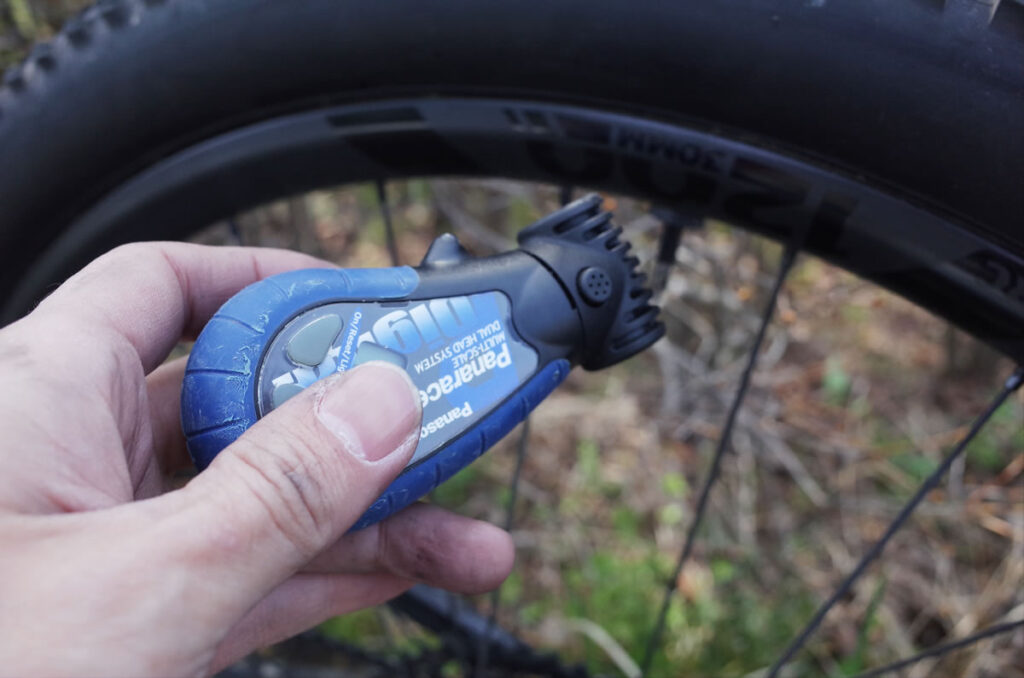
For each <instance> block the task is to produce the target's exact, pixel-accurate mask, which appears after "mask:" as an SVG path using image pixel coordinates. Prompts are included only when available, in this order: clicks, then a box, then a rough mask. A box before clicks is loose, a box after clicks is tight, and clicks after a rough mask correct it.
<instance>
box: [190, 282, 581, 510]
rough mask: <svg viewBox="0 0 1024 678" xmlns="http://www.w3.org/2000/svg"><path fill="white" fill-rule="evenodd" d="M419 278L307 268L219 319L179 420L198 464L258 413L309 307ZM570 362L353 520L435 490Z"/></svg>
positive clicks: (241, 296)
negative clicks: (263, 385) (280, 345)
mask: <svg viewBox="0 0 1024 678" xmlns="http://www.w3.org/2000/svg"><path fill="white" fill-rule="evenodd" d="M418 285H419V276H418V274H417V273H416V271H415V270H414V269H412V268H410V267H408V266H403V267H397V268H386V269H349V270H340V269H306V270H302V271H291V272H288V273H282V274H279V275H276V276H273V277H270V278H266V279H264V280H261V281H260V282H257V283H254V284H252V285H249V286H248V287H246V288H245V289H243V290H242V291H241V292H239V293H238V294H236V295H235V296H234V297H232V298H231V299H230V300H229V301H228V302H227V303H225V304H224V306H222V307H221V308H220V310H218V311H217V313H216V314H215V315H214V316H213V318H211V320H210V322H209V323H208V324H207V325H206V327H205V328H204V329H203V331H202V333H201V334H200V335H199V338H198V339H197V340H196V344H195V347H194V348H193V349H192V353H191V355H190V356H189V360H188V365H187V367H186V369H185V379H184V383H183V385H182V392H181V424H182V429H183V430H184V432H185V438H186V441H187V442H188V449H189V453H190V454H191V455H192V459H193V461H194V462H195V464H196V466H197V467H198V468H199V469H200V470H202V469H204V468H206V467H207V466H208V465H209V464H210V462H212V461H213V459H214V457H216V456H217V454H218V453H219V452H220V451H221V450H223V449H224V448H225V447H227V446H228V445H230V444H231V443H233V442H234V441H235V439H237V438H238V437H239V436H240V435H242V433H243V432H245V430H246V429H248V428H249V427H250V426H252V425H253V424H255V423H256V421H257V419H258V418H259V416H258V414H257V412H256V385H257V377H258V369H259V366H260V362H261V359H262V356H263V353H264V351H265V350H266V348H267V346H268V345H269V344H270V342H271V341H272V340H273V339H274V336H275V335H276V333H277V331H278V330H279V329H280V328H281V327H283V326H284V325H285V324H286V323H287V322H288V321H289V320H291V319H292V318H293V317H295V316H296V315H297V314H299V313H301V312H302V311H304V310H307V309H309V308H312V307H314V306H318V305H320V304H324V303H329V302H331V301H338V300H354V299H362V300H378V301H387V300H397V299H402V298H405V297H408V296H409V295H410V294H411V293H412V292H413V291H414V290H415V289H416V287H417V286H418ZM570 369H571V365H570V363H569V362H568V361H567V360H555V361H552V362H551V363H548V364H547V365H545V366H544V367H542V368H541V369H540V370H539V371H538V372H537V373H536V374H535V375H534V376H533V377H531V378H530V379H529V380H528V381H527V382H526V383H525V384H523V385H522V386H521V387H520V388H519V389H518V390H517V391H515V392H514V393H512V395H510V396H509V397H508V398H506V399H505V400H504V401H503V402H502V403H501V404H499V405H498V406H497V407H496V408H495V409H494V411H492V412H491V413H490V414H489V415H487V416H486V417H484V418H483V419H481V420H480V421H479V422H478V423H477V424H476V425H475V426H474V427H472V428H471V429H469V430H467V431H465V432H464V433H463V434H462V435H461V436H460V437H458V438H456V439H455V440H453V441H451V442H450V443H448V444H447V445H446V446H445V447H443V448H441V449H440V450H438V451H437V452H435V453H434V454H433V455H431V456H430V457H427V458H426V459H424V460H422V461H421V462H419V463H418V464H416V465H415V466H413V467H411V468H409V469H407V470H406V471H404V472H403V473H402V474H401V475H400V476H399V477H398V478H397V479H395V481H394V482H392V483H391V485H389V486H388V488H387V489H386V490H385V491H384V493H383V494H382V495H381V496H380V497H379V498H378V499H377V500H376V501H375V502H374V503H373V505H372V506H370V508H369V509H367V511H366V512H365V513H364V514H363V516H362V517H361V518H360V519H359V520H358V521H357V522H356V523H355V525H354V526H353V528H352V529H353V530H359V529H362V528H364V527H368V526H369V525H372V524H374V523H376V522H379V521H380V520H383V519H384V518H387V517H388V516H390V515H391V514H393V513H395V512H396V511H399V510H401V509H403V508H405V507H406V506H408V505H409V504H412V503H413V502H414V501H416V500H417V499H419V498H420V497H422V496H423V495H425V494H426V493H428V492H430V491H431V490H433V489H434V488H435V487H437V486H438V485H440V484H441V483H443V482H444V481H445V480H447V479H448V478H450V477H452V476H453V475H455V474H456V473H457V472H458V471H459V470H461V469H462V468H464V467H465V466H467V465H468V464H470V463H471V462H472V461H473V460H475V459H476V458H477V457H479V456H480V455H481V454H483V453H484V452H485V451H486V450H487V449H489V448H490V447H491V446H493V445H494V444H495V443H496V442H498V441H499V440H501V439H502V438H503V437H505V435H507V434H508V433H509V431H511V430H512V429H513V428H515V426H516V425H517V424H518V423H520V422H521V421H523V420H524V419H525V418H526V416H527V415H528V414H529V413H530V412H531V411H532V410H533V409H534V408H535V407H536V406H537V405H538V404H540V402H541V401H542V400H544V398H546V397H547V396H548V395H549V394H550V393H551V391H553V390H554V389H555V387H557V386H558V385H559V384H560V383H562V381H563V380H564V379H565V378H566V376H568V374H569V370H570Z"/></svg>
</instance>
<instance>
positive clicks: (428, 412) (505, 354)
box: [181, 195, 665, 529]
mask: <svg viewBox="0 0 1024 678" xmlns="http://www.w3.org/2000/svg"><path fill="white" fill-rule="evenodd" d="M620 234H621V230H620V229H618V228H615V227H613V226H612V225H611V214H609V213H608V212H604V211H602V210H601V198H600V196H597V195H590V196H587V197H585V198H582V199H580V200H578V201H576V202H574V203H572V204H569V205H567V206H565V207H563V208H562V209H560V210H558V211H557V212H554V213H553V214H551V215H549V216H547V217H545V218H544V219H541V220H540V221H538V222H537V223H535V224H533V225H532V226H530V227H529V228H527V229H525V230H523V231H522V232H521V233H520V234H519V249H517V250H514V251H511V252H506V253H504V254H499V255H495V256H492V257H484V258H477V257H473V256H471V255H470V254H469V253H468V252H466V250H465V249H463V248H462V246H461V245H460V244H459V242H458V241H457V240H456V239H455V238H454V237H453V236H451V235H442V236H441V237H439V238H438V239H437V240H435V241H434V243H433V244H432V245H431V247H430V250H429V251H428V252H427V255H426V257H425V258H424V259H423V262H422V263H421V264H420V266H419V267H417V268H411V267H408V266H402V267H396V268H384V269H347V270H342V269H307V270H301V271H292V272H289V273H283V274H280V275H276V276H273V277H270V278H267V279H265V280H261V281H260V282H257V283H254V284H252V285H250V286H248V287H246V288H245V289H243V290H242V291H241V292H239V293H238V294H237V295H235V296H234V297H232V298H231V299H230V300H229V301H228V302H227V303H225V304H224V306H222V307H221V308H220V310H219V311H218V312H217V313H216V315H214V316H213V318H212V319H211V320H210V322H209V323H208V324H207V325H206V327H205V328H204V329H203V331H202V333H201V334H200V335H199V338H198V339H197V341H196V344H195V346H194V347H193V349H192V354H191V356H190V357H189V361H188V367H187V369H186V371H185V381H184V385H183V388H182V396H181V413H182V415H181V418H182V427H183V428H184V431H185V436H186V439H187V441H188V448H189V452H190V453H191V455H192V458H193V460H194V461H195V463H196V465H197V466H198V467H199V469H200V470H202V469H203V468H205V467H206V466H207V465H208V464H209V463H210V462H211V461H212V460H213V458H214V457H215V456H216V455H217V453H218V452H220V451H221V450H222V449H224V448H225V447H227V446H228V445H229V444H231V443H232V442H233V441H234V440H235V439H236V438H238V436H240V435H241V434H242V432H243V431H245V430H246V429H247V428H249V427H250V426H252V425H253V424H254V423H255V422H256V421H257V420H258V419H259V418H260V417H262V416H263V415H265V414H267V413H268V412H270V411H271V410H273V409H274V408H275V407H278V406H279V405H281V403H283V402H285V401H286V400H288V398H290V397H292V396H294V395H295V394H297V393H300V392H301V391H302V390H303V389H304V388H307V387H308V386H309V385H310V384H312V383H313V382H315V381H317V380H319V379H323V378H324V377H327V376H328V375H331V374H334V373H335V372H342V371H345V370H348V369H351V368H353V367H355V366H357V365H360V364H362V363H365V362H369V361H372V360H384V361H388V362H390V363H393V364H395V365H398V366H399V367H401V368H403V369H405V370H406V372H407V373H408V374H409V376H410V377H411V378H412V380H413V382H414V383H415V384H416V386H417V387H418V389H419V393H420V401H421V403H422V404H423V421H422V426H421V430H420V439H419V443H418V445H417V447H416V451H415V453H414V455H413V458H412V461H411V462H410V463H409V465H408V467H406V469H405V470H404V471H403V472H402V473H401V475H399V477H398V478H397V479H396V480H395V481H394V482H393V483H392V484H391V485H390V486H389V487H388V489H387V490H386V491H385V492H384V494H383V495H381V497H380V498H379V499H378V500H377V501H376V502H375V503H374V504H373V505H372V506H371V507H370V508H369V509H368V510H367V511H366V513H365V514H364V515H363V516H362V518H360V520H359V521H358V522H357V523H356V524H355V526H354V529H360V528H363V527H366V526H367V525H371V524H373V523H375V522H377V521H379V520H382V519H383V518H386V517H387V516H389V515H391V514H392V513H394V512H395V511H398V510H400V509H402V508H404V507H406V506H408V505H409V504H411V503H412V502H414V501H416V500H417V499H418V498H420V497H422V496H423V495H424V494H426V493H427V492H429V491H430V490H432V489H433V488H435V487H437V486H438V485H439V484H440V483H442V482H444V481H445V480H447V479H448V478H450V477H451V476H452V475H454V474H455V473H456V472H457V471H459V470H460V469H462V468H463V467H465V466H466V465H467V464H469V463H470V462H471V461H473V460H474V459H476V458H477V457H478V456H480V455H481V454H482V453H483V452H484V451H485V450H487V449H488V448H489V447H491V446H492V445H494V443H496V442H497V441H498V440H500V439H501V438H502V437H504V436H505V435H506V434H507V433H508V432H509V431H510V430H511V429H512V428H513V427H515V425H516V424H518V423H519V422H521V421H522V420H523V419H524V418H525V417H526V416H527V414H529V412H530V411H531V410H532V409H533V408H534V407H536V406H537V405H538V404H539V403H540V401H542V400H543V399H544V398H545V397H547V395H548V394H549V393H551V391H552V390H553V389H554V388H555V387H556V386H557V385H558V384H559V383H561V382H562V380H563V379H565V377H566V375H567V374H568V373H569V370H570V368H571V366H572V365H574V364H579V365H581V366H582V367H583V368H584V369H588V370H594V369H600V368H602V367H607V366H609V365H613V364H615V363H617V362H619V361H621V360H625V359H626V358H628V357H629V356H631V355H633V354H635V353H637V352H639V351H641V350H643V349H645V348H647V347H648V346H650V345H651V344H652V343H654V342H655V341H656V340H657V339H658V338H660V337H661V336H662V334H664V331H665V330H664V327H663V325H662V324H661V323H660V322H659V320H658V317H657V316H658V310H657V309H656V308H655V307H653V306H651V305H650V304H649V301H650V297H651V292H650V291H649V290H648V289H646V287H645V279H644V276H643V275H642V274H640V273H638V272H637V271H636V270H635V269H636V265H637V263H638V262H637V260H636V258H635V257H631V256H627V251H628V249H629V245H628V244H627V243H625V242H622V241H621V240H620V239H619V235H620Z"/></svg>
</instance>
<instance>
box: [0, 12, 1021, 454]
mask: <svg viewBox="0 0 1024 678" xmlns="http://www.w3.org/2000/svg"><path fill="white" fill-rule="evenodd" d="M995 7H996V6H995V5H993V6H991V8H990V9H992V11H991V12H980V11H977V8H976V7H974V6H973V5H970V6H968V5H965V4H961V3H959V2H950V3H947V7H945V10H944V11H941V12H940V11H937V10H936V8H934V7H931V6H929V5H926V4H915V3H912V2H898V3H883V2H860V3H856V4H844V3H831V4H824V3H821V4H819V3H808V4H806V5H804V6H800V7H776V6H774V5H773V4H771V3H766V2H761V1H760V0H742V1H737V2H730V3H716V4H706V3H705V4H700V5H697V4H693V5H687V4H683V5H679V6H652V7H642V8H638V7H636V6H632V5H628V4H625V3H611V2H607V3H605V2H602V3H598V4H596V5H595V4H593V3H590V4H585V3H576V2H567V3H560V4H558V5H557V6H554V5H551V4H550V3H540V2H538V3H526V4H523V3H517V4H515V5H508V6H498V7H489V6H488V7H481V6H478V5H477V4H475V3H470V2H464V1H461V0H459V1H456V2H444V3H422V2H419V3H412V2H395V3H389V4H386V5H384V4H381V3H371V2H354V1H353V2H346V3H336V2H326V1H321V2H315V1H305V0H304V1H302V2H293V3H287V4H284V3H277V4H273V3H260V2H255V1H254V0H221V1H219V2H216V3H214V2H203V1H199V0H196V1H191V2H185V1H180V2H173V1H171V2H159V1H158V2H128V1H125V2H118V1H115V2H103V3H100V4H98V5H96V6H95V7H93V8H91V9H89V10H87V11H86V12H84V13H83V14H82V15H80V16H79V17H78V18H77V19H75V20H73V21H72V22H71V23H69V24H68V26H67V27H66V28H65V29H64V31H62V33H61V34H60V35H59V36H58V37H57V38H56V39H55V40H54V41H53V43H51V44H50V45H48V46H43V47H40V48H37V49H36V50H35V51H34V52H33V55H32V56H31V57H30V58H29V59H28V60H27V61H26V62H25V64H23V65H22V66H20V67H17V68H14V69H12V70H10V71H9V72H8V74H7V75H6V77H5V86H4V88H3V89H2V90H0V116H2V117H0V154H2V156H3V158H4V161H5V162H4V167H3V170H2V173H0V204H2V205H3V206H4V208H3V209H4V216H3V223H2V225H0V243H2V245H3V251H4V252H6V253H10V254H8V256H7V257H6V258H5V259H6V260H5V264H6V266H5V268H4V270H3V272H2V273H0V292H2V293H3V298H4V300H5V302H4V308H3V313H4V316H3V317H4V319H5V320H8V321H9V320H11V319H13V318H16V317H17V316H18V315H20V314H22V313H24V312H25V311H26V310H27V309H29V308H31V305H32V304H33V303H34V302H35V300H36V299H38V298H39V296H40V295H41V294H42V293H43V292H44V291H45V290H46V289H47V288H48V287H49V286H50V285H52V284H53V283H54V282H57V281H59V280H61V279H63V278H64V277H66V275H68V274H69V273H71V272H73V271H74V270H75V269H76V268H77V267H79V266H80V265H82V264H83V263H84V262H86V261H88V260H89V259H91V258H93V257H94V256H96V255H98V254H99V253H101V252H102V251H105V250H106V249H109V248H110V247H112V246H114V245H116V244H119V243H122V242H128V241H131V240H139V239H156V238H178V237H183V236H186V235H188V234H190V233H192V232H194V231H195V230H197V229H198V228H200V227H201V226H203V225H205V224H207V223H210V222H212V221H215V220H218V219H223V218H228V217H230V216H232V215H234V214H236V213H238V212H240V211H242V210H244V209H247V208H249V207H252V206H255V205H258V204H262V203H265V202H267V201H269V200H272V199H274V198H279V197H283V196H287V195H292V194H295V193H299V192H302V191H307V190H312V189H314V188H318V187H323V186H329V185H334V184H338V183H346V182H355V181H362V180H385V179H393V178H401V177H409V176H420V175H467V176H502V177H511V178H517V179H523V180H531V181H543V182H548V183H553V184H556V185H586V186H590V187H595V188H600V189H604V190H607V191H612V192H615V193H619V194H624V195H631V196H636V197H640V198H645V199H647V200H650V201H653V202H655V203H657V204H659V205H664V206H668V207H670V208H672V209H673V210H674V211H676V212H679V213H689V214H701V215H709V216H712V217H715V218H720V219H723V220H725V221H728V222H730V223H735V224H737V225H740V226H743V227H745V228H748V229H751V230H753V231H755V232H758V233H762V234H766V235H769V236H771V237H773V238H775V239H778V240H780V241H782V242H786V243H790V244H791V247H792V248H794V251H797V250H802V249H805V250H807V251H809V252H812V253H814V254H817V255H820V256H822V257H824V258H826V259H828V260H829V261H832V262H835V263H837V264H839V265H840V266H842V267H843V268H846V269H849V270H851V271H854V272H856V273H858V274H860V275H862V276H864V277H866V278H869V279H871V280H874V281H876V282H878V283H880V284H881V285H883V286H884V287H886V288H888V289H891V290H894V291H896V292H898V293H900V294H902V295H905V296H907V297H908V298H910V299H912V300H914V301H915V302H917V303H919V304H921V305H922V306H925V307H926V308H929V309H930V310H932V311H934V312H936V313H937V314H939V315H941V316H943V317H946V318H949V319H950V320H952V321H954V322H956V323H957V324H959V325H960V326H961V327H964V328H965V329H967V330H968V331H970V332H971V333H973V334H975V335H976V336H978V337H980V338H982V339H983V340H985V341H987V342H988V343H990V344H992V345H993V346H995V347H997V348H998V349H1000V350H1001V351H1003V352H1004V353H1005V354H1007V355H1008V356H1010V357H1012V358H1014V359H1016V360H1018V361H1020V360H1021V359H1024V258H1022V256H1024V238H1022V236H1021V232H1022V231H1021V230H1020V227H1019V222H1020V219H1021V214H1024V195H1022V194H1021V192H1020V191H1019V190H1015V188H1016V184H1015V182H1017V181H1018V177H1019V176H1022V175H1024V153H1022V152H1021V150H1022V142H1024V72H1022V71H1021V70H1020V69H1019V64H1020V63H1022V62H1024V41H1022V39H1021V34H1022V31H1021V26H1022V23H1024V13H1022V11H1021V6H1020V5H1018V4H1016V3H1003V4H1002V5H1001V6H999V7H998V9H995ZM153 74H159V75H158V76H157V77H154V75H153ZM951 91H953V92H955V93H956V95H955V96H950V92H951ZM809 118H811V121H809ZM994 131H998V134H996V133H994ZM15 253H16V256H15ZM784 268H787V267H784ZM755 347H756V344H755ZM754 354H756V351H755V352H754V353H752V355H754ZM751 364H752V363H751ZM748 374H749V372H748ZM741 393H742V389H741ZM737 402H739V401H738V400H737ZM728 430H729V427H728V426H727V427H726V431H728ZM727 437H728V436H723V440H724V439H727Z"/></svg>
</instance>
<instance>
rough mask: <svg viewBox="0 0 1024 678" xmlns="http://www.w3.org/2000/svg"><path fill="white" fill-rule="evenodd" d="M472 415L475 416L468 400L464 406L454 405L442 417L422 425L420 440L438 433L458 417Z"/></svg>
mask: <svg viewBox="0 0 1024 678" xmlns="http://www.w3.org/2000/svg"><path fill="white" fill-rule="evenodd" d="M471 416H473V407H472V406H471V405H470V404H469V403H468V402H466V403H463V405H462V407H453V408H452V409H450V410H448V411H447V412H445V413H444V414H442V415H441V416H440V417H438V418H436V419H433V420H431V421H428V422H427V423H425V424H423V426H421V427H420V440H422V439H423V438H426V437H427V436H429V435H430V434H432V433H437V432H438V431H440V430H441V429H443V428H444V427H445V426H447V425H448V424H450V423H452V422H453V421H455V420H456V419H462V418H464V417H471Z"/></svg>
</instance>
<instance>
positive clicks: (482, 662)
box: [473, 417, 530, 678]
mask: <svg viewBox="0 0 1024 678" xmlns="http://www.w3.org/2000/svg"><path fill="white" fill-rule="evenodd" d="M529 443H530V418H529V417H527V418H526V419H524V420H523V427H522V429H521V431H520V434H519V444H518V445H517V446H516V467H515V470H514V471H512V478H511V480H510V481H509V494H508V503H507V504H506V505H505V526H504V527H505V531H506V532H510V531H511V530H512V526H513V525H514V524H515V517H516V499H517V498H518V495H519V478H520V476H521V475H522V473H523V462H524V461H525V460H526V452H527V449H528V448H529ZM500 604H501V587H500V586H499V587H498V588H496V589H494V591H492V592H491V614H490V616H488V618H487V632H486V633H484V634H482V635H481V636H480V643H479V644H478V646H477V654H476V670H475V671H474V673H473V675H475V676H477V677H478V678H484V674H485V672H486V671H487V666H488V663H489V662H488V647H489V646H488V643H486V642H484V640H486V639H487V638H488V637H490V635H491V631H492V629H493V628H494V625H495V624H496V623H497V621H498V606H499V605H500Z"/></svg>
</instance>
